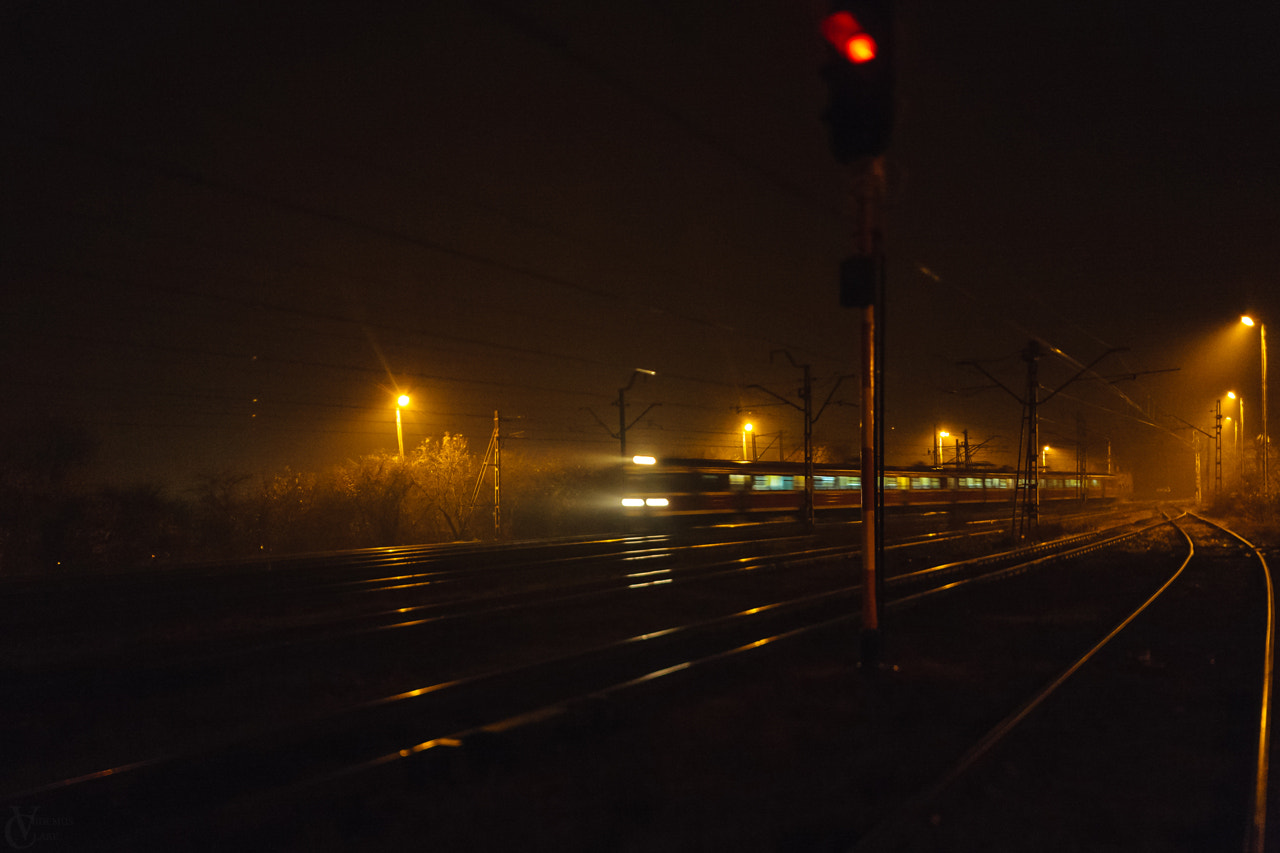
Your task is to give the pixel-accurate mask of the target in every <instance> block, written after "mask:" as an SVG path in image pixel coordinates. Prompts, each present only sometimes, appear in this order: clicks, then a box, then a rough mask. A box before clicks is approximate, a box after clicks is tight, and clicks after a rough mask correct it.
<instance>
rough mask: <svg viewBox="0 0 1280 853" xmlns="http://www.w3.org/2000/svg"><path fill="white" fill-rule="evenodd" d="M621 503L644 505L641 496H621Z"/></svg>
mask: <svg viewBox="0 0 1280 853" xmlns="http://www.w3.org/2000/svg"><path fill="white" fill-rule="evenodd" d="M622 505H623V506H644V499H643V498H623V499H622Z"/></svg>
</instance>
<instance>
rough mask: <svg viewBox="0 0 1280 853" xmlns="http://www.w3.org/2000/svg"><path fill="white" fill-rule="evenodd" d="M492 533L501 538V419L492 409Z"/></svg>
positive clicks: (496, 411)
mask: <svg viewBox="0 0 1280 853" xmlns="http://www.w3.org/2000/svg"><path fill="white" fill-rule="evenodd" d="M493 535H494V538H496V539H501V538H502V421H501V420H500V419H499V418H498V410H497V409H494V410H493Z"/></svg>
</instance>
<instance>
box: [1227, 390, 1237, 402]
mask: <svg viewBox="0 0 1280 853" xmlns="http://www.w3.org/2000/svg"><path fill="white" fill-rule="evenodd" d="M1235 398H1236V392H1235V391H1228V392H1227V399H1228V400H1234V399H1235Z"/></svg>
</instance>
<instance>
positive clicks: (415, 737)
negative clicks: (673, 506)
mask: <svg viewBox="0 0 1280 853" xmlns="http://www.w3.org/2000/svg"><path fill="white" fill-rule="evenodd" d="M1092 538H1095V539H1096V538H1097V537H1092ZM922 541H928V540H922ZM907 544H908V543H902V547H907ZM1059 547H1061V548H1078V547H1083V546H1082V545H1081V544H1080V541H1079V540H1078V539H1072V540H1070V541H1068V542H1064V543H1061V544H1060V546H1059ZM789 550H790V551H791V553H789V554H788V556H787V559H786V561H785V564H786V566H787V567H788V570H789V571H788V573H787V574H789V575H790V576H791V578H792V580H793V581H794V579H795V578H796V570H797V569H798V568H799V567H801V566H803V565H804V564H805V563H806V562H810V563H812V564H813V565H831V564H832V561H833V560H835V561H836V563H837V564H839V561H840V560H841V559H842V557H844V556H847V553H845V552H842V551H840V549H838V548H832V547H821V548H814V549H812V550H811V551H809V552H807V553H797V552H796V550H797V549H795V548H791V549H789ZM846 550H847V549H846ZM632 556H633V557H639V558H641V561H642V562H645V561H647V560H649V559H658V558H659V555H658V554H656V553H655V554H632ZM1016 559H1017V557H1016V556H1009V557H1006V559H1005V560H1004V561H1003V562H1002V563H1000V566H1001V567H1000V569H999V571H1007V570H1008V566H1007V565H1005V563H1008V561H1009V560H1015V561H1016ZM1022 559H1023V560H1024V561H1026V560H1027V559H1028V555H1025V554H1024V555H1022ZM1030 559H1032V560H1043V559H1045V556H1044V555H1037V556H1032V557H1030ZM783 562H784V561H783V560H781V559H780V558H779V557H777V556H776V555H770V556H767V557H765V558H754V559H746V558H741V557H738V558H730V559H728V560H726V561H722V562H721V563H719V564H717V563H715V562H714V561H713V562H712V563H711V564H710V565H702V566H699V567H698V569H697V571H695V572H693V574H695V575H697V576H698V580H700V581H705V580H707V579H709V578H716V577H730V576H737V577H742V576H744V575H746V574H751V575H754V576H756V577H759V576H760V575H761V572H762V570H764V571H765V572H766V573H767V571H768V570H769V569H770V568H776V567H779V566H781V565H783ZM652 565H656V564H654V563H648V562H645V566H646V568H645V569H643V570H642V572H639V573H635V572H633V573H631V574H632V575H643V576H644V577H645V578H647V579H643V580H637V579H636V578H634V577H633V578H632V579H631V580H632V582H631V583H628V584H626V587H627V588H633V587H636V586H637V585H639V584H643V585H646V586H645V587H643V588H646V589H655V588H661V587H654V586H651V585H653V584H655V582H656V581H659V580H660V581H664V583H663V584H662V587H667V588H672V586H671V584H667V583H665V582H666V581H671V582H672V583H674V581H675V577H673V576H671V575H670V574H669V572H670V570H669V569H663V568H649V566H652ZM966 565H967V568H965V569H964V570H963V571H967V572H969V573H970V574H971V575H972V576H973V577H977V576H981V575H984V574H986V575H989V574H991V573H992V572H993V571H995V570H994V569H992V565H993V564H992V563H991V562H990V561H973V563H972V564H966ZM961 571H962V570H961V569H960V568H958V564H950V565H949V566H948V567H947V569H946V571H945V572H940V573H938V574H937V576H938V577H942V576H943V575H945V577H946V581H945V584H944V585H948V586H954V585H955V584H956V582H957V581H956V578H957V573H958V572H961ZM650 573H657V574H650ZM663 573H668V576H667V577H660V575H662V574H663ZM802 580H803V579H802ZM688 582H689V583H692V582H693V580H692V579H688ZM914 582H915V583H917V584H918V582H919V581H918V579H917V580H915V581H914ZM804 585H805V584H804V583H803V582H802V583H801V584H800V586H804ZM827 586H828V588H825V589H823V590H822V591H821V592H818V593H805V594H797V592H796V591H795V590H794V589H793V591H792V592H791V593H790V594H789V595H788V597H783V598H779V597H778V595H777V594H773V595H771V596H770V597H769V599H768V600H767V602H765V603H760V602H759V601H758V596H759V595H761V594H762V591H761V590H759V589H756V590H753V591H752V592H751V594H752V595H754V596H757V603H755V604H753V606H750V607H745V608H741V609H738V610H734V611H732V612H728V613H724V612H722V613H719V614H718V615H714V616H706V615H704V616H703V617H702V618H700V619H693V620H689V621H685V622H681V623H679V624H675V625H667V626H664V627H661V628H659V629H657V630H647V631H644V632H642V633H634V634H630V635H627V636H624V637H622V638H621V639H615V640H612V641H605V642H597V643H596V644H595V645H593V646H589V647H587V648H575V649H572V650H567V651H563V652H562V653H559V654H555V655H547V654H545V653H544V654H542V655H541V656H540V657H539V659H537V660H535V661H532V662H528V663H525V664H522V665H520V666H514V667H505V668H491V669H488V670H485V669H481V670H480V671H474V672H470V673H468V674H465V675H458V676H456V677H452V678H442V679H440V680H436V681H431V682H420V683H421V684H422V685H423V686H420V687H417V688H415V689H414V690H407V691H402V692H401V693H398V694H395V695H388V696H382V697H380V698H378V699H376V700H370V701H365V702H361V703H359V704H358V705H356V706H349V707H346V708H345V709H342V710H340V711H335V712H333V713H329V714H326V715H319V716H313V717H311V718H307V719H301V720H297V719H295V720H292V721H291V722H290V724H289V725H288V726H286V727H283V728H277V729H276V730H274V731H271V730H269V731H263V732H259V733H257V734H255V735H250V736H247V737H236V738H233V739H231V740H230V741H228V742H225V743H221V744H212V745H206V746H205V747H204V748H201V749H197V750H193V751H189V752H186V753H181V754H171V755H162V756H158V757H152V758H146V759H144V760H140V761H135V762H124V763H120V764H117V765H114V766H110V767H105V768H102V769H99V770H96V771H94V772H90V773H83V774H79V775H78V776H75V777H68V778H64V779H60V780H56V781H53V782H49V783H46V784H43V785H37V786H33V787H28V788H26V789H24V790H21V791H17V792H16V793H14V794H11V795H10V796H9V797H7V798H6V803H7V804H9V805H10V807H11V808H18V809H22V808H32V807H33V804H36V805H38V806H39V807H41V808H44V809H45V811H46V814H50V813H51V814H55V815H56V814H68V815H72V814H73V815H76V816H78V824H79V825H80V826H81V827H82V828H83V829H82V831H84V832H86V833H90V834H94V835H95V837H99V838H102V839H108V840H110V839H115V840H117V841H119V842H120V844H121V845H122V846H124V847H128V846H130V845H133V844H135V843H137V842H138V841H139V837H142V838H144V839H145V838H150V839H151V840H153V841H154V840H156V839H166V838H167V839H168V840H173V839H175V838H180V837H184V836H186V834H187V833H189V832H190V831H191V829H192V827H193V826H196V825H198V824H201V822H202V821H203V822H204V824H203V826H204V830H205V831H208V832H213V831H214V828H215V827H216V826H218V825H220V824H221V818H220V817H219V816H220V815H223V816H225V810H226V809H240V810H242V811H244V810H247V811H248V812H250V813H256V814H258V817H259V818H262V817H263V813H262V812H261V811H260V810H261V808H262V807H263V804H264V803H266V804H272V805H270V806H269V809H275V808H279V807H280V806H279V803H280V802H282V801H290V799H291V798H293V800H294V801H295V802H294V804H295V805H296V801H305V800H306V799H307V798H309V797H312V796H314V794H315V792H316V790H317V788H323V787H325V786H331V785H333V784H335V780H342V781H341V784H343V785H349V784H352V780H354V783H355V784H357V785H363V784H366V783H367V780H368V778H370V777H371V775H372V776H379V777H382V776H385V775H386V774H387V773H393V774H397V773H398V774H401V775H403V773H405V772H410V773H411V774H418V773H421V772H423V771H422V770H421V769H414V770H412V771H404V770H402V769H397V768H399V767H400V766H401V765H406V766H412V767H414V768H421V767H422V766H429V765H436V764H442V763H443V764H445V765H453V764H456V763H457V762H458V760H459V759H458V757H457V756H459V755H466V756H468V759H467V760H473V759H474V756H475V755H476V754H477V753H480V754H483V753H485V752H491V751H492V744H493V743H494V742H495V736H496V735H498V734H499V733H501V735H502V738H503V739H505V738H506V737H508V736H509V734H510V733H511V732H513V731H519V730H522V729H524V728H526V727H529V726H534V725H545V724H546V723H547V721H549V720H561V721H563V720H565V719H568V720H574V721H581V720H582V719H583V717H584V715H585V716H587V717H591V716H594V715H597V714H600V713H606V714H607V713H610V712H609V711H607V710H602V709H606V708H609V707H614V706H616V704H617V703H616V702H615V701H614V700H615V699H617V700H618V701H621V702H625V701H629V700H627V699H623V698H621V697H623V696H625V695H626V694H628V693H630V692H631V691H635V690H637V689H651V688H652V685H653V684H655V683H658V682H662V681H664V680H665V679H668V678H670V677H672V676H675V677H680V676H681V675H682V674H685V675H687V674H688V673H689V672H691V671H694V670H697V671H699V672H702V671H706V670H709V669H712V668H714V667H717V666H723V665H725V664H726V663H729V662H730V661H732V660H734V659H737V658H739V657H743V656H747V655H749V654H750V653H753V652H757V651H758V650H760V649H762V648H765V647H771V646H774V645H777V644H780V643H781V641H782V640H784V639H792V638H795V637H798V636H802V635H813V634H815V633H820V632H823V631H827V630H833V629H836V630H838V629H839V628H840V627H846V628H847V627H848V625H849V624H851V617H850V616H849V614H850V613H856V612H857V611H858V608H857V607H856V601H857V598H856V596H857V594H858V589H857V587H856V585H848V584H846V585H843V586H841V585H834V586H833V585H830V584H828V585H827ZM614 587H617V588H621V587H620V586H619V585H617V584H614ZM601 592H602V594H603V591H601ZM775 592H776V591H775ZM557 603H561V604H562V603H563V599H561V600H559V601H558V602H557ZM722 609H723V608H722ZM415 621H421V620H415ZM508 641H509V638H508ZM477 709H483V711H481V712H478V710H477ZM584 709H585V710H584ZM485 744H488V746H485ZM442 754H444V755H447V757H445V758H441V757H440V756H441V755H442ZM264 766H267V767H270V768H271V772H269V773H264V772H262V769H261V768H263V767H264ZM255 810H257V811H255ZM140 814H142V815H146V817H145V818H144V819H141V820H140V818H139V815H140ZM157 815H165V818H164V819H159V818H158V817H157ZM108 846H109V845H108Z"/></svg>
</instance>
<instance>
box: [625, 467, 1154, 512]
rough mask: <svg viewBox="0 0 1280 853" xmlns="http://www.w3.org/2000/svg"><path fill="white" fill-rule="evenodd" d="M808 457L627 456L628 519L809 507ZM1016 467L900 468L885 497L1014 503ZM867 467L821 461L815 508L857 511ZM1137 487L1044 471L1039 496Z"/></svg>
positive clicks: (1125, 479) (1111, 493)
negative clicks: (751, 459)
mask: <svg viewBox="0 0 1280 853" xmlns="http://www.w3.org/2000/svg"><path fill="white" fill-rule="evenodd" d="M804 476H805V475H804V465H802V464H801V463H798V462H794V463H792V462H736V461H726V460H714V459H656V460H652V461H647V460H646V462H645V463H644V464H638V463H627V464H626V477H625V486H624V495H623V498H622V507H623V511H624V513H625V515H626V516H627V517H628V518H629V519H633V520H641V519H671V520H673V521H675V520H680V519H687V520H694V521H696V520H698V519H703V520H705V521H708V522H710V521H713V520H728V519H747V518H759V519H763V518H766V517H769V516H784V515H798V514H800V513H802V512H803V511H804V495H805V483H804ZM1016 477H1017V475H1016V474H1015V473H1014V472H1012V471H1001V470H995V469H980V470H957V469H954V468H948V469H946V470H938V469H936V468H924V467H921V468H894V469H889V470H886V471H885V472H884V473H883V475H882V478H881V482H882V485H883V492H884V505H885V507H886V508H893V507H916V506H921V507H930V506H932V507H940V508H941V507H947V506H957V505H979V504H989V505H993V506H999V505H1001V504H1006V505H1010V506H1011V505H1012V503H1013V500H1014V494H1015V485H1016V482H1015V480H1016ZM861 489H862V472H861V471H859V470H856V469H853V468H848V467H842V466H837V465H815V466H814V471H813V504H814V514H815V516H816V517H817V518H818V519H819V520H821V519H822V518H824V517H828V518H830V517H838V516H841V515H843V516H846V517H854V516H856V515H857V514H858V512H859V510H860V507H861V503H862V491H861ZM1131 491H1132V480H1131V478H1130V476H1129V475H1128V474H1092V473H1086V474H1084V475H1080V474H1077V473H1075V472H1070V473H1068V472H1055V471H1044V472H1041V476H1040V481H1039V492H1040V502H1041V503H1046V502H1058V503H1061V502H1066V501H1076V502H1085V501H1111V500H1115V499H1116V498H1125V497H1128V496H1129V493H1130V492H1131Z"/></svg>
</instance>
